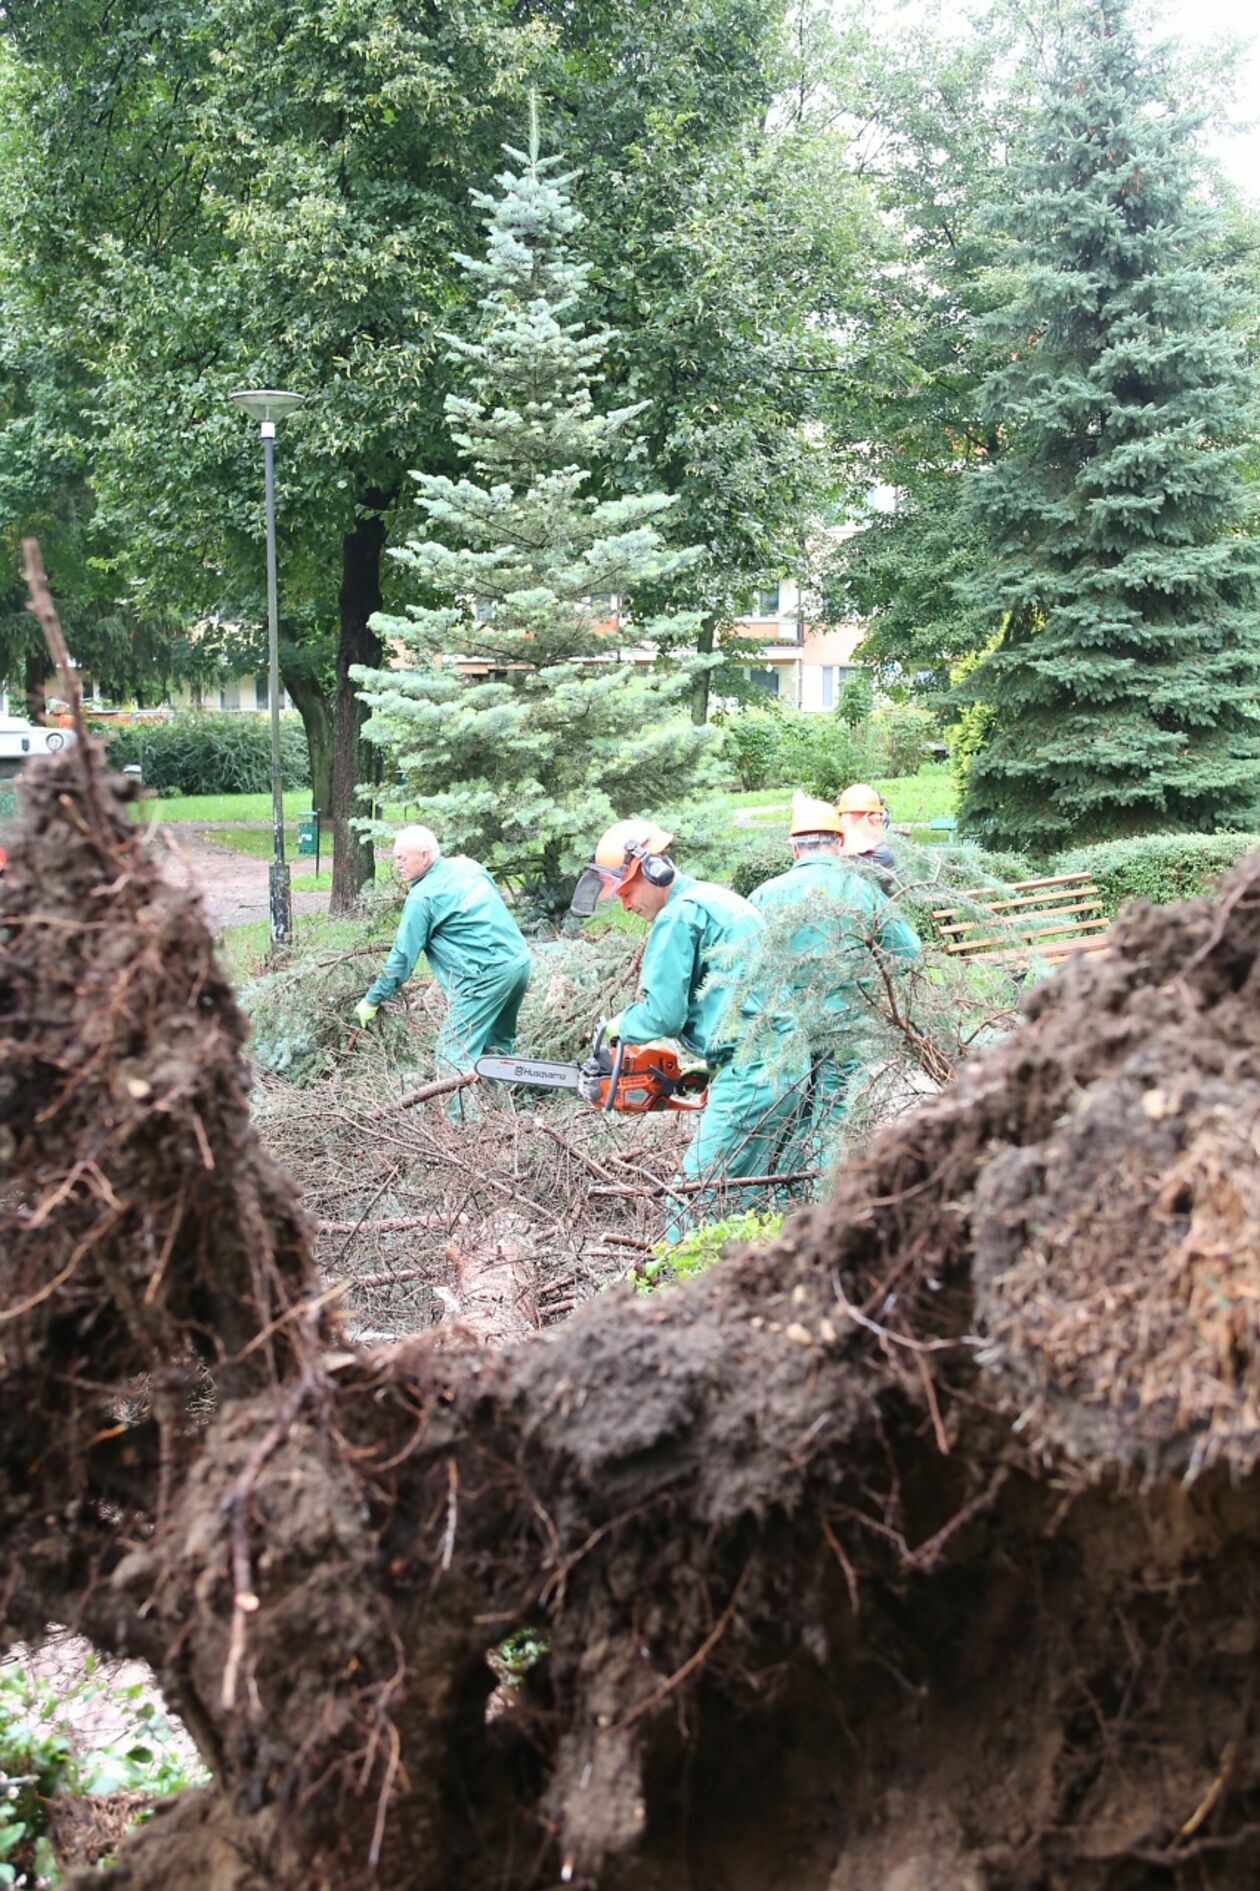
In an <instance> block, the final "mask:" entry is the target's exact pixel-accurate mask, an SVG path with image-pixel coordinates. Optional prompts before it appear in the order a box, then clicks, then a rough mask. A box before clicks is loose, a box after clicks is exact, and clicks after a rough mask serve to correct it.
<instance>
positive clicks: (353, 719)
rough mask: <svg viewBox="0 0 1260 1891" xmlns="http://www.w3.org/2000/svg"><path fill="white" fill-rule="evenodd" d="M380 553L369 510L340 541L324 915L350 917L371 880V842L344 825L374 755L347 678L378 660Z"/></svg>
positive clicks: (377, 527) (381, 536)
mask: <svg viewBox="0 0 1260 1891" xmlns="http://www.w3.org/2000/svg"><path fill="white" fill-rule="evenodd" d="M384 549H385V520H384V518H383V517H382V516H381V514H380V512H375V511H374V512H369V513H367V514H366V515H365V516H364V517H363V518H361V519H360V520H359V522H358V524H357V525H356V526H355V528H354V530H353V532H347V534H346V536H345V537H344V538H343V539H342V541H341V593H340V609H341V634H340V637H339V639H338V643H337V690H336V696H335V698H334V703H333V754H332V821H333V883H332V898H331V900H330V901H329V911H330V912H332V913H352V912H353V911H354V910H355V907H356V905H357V903H358V899H359V895H360V893H361V892H362V891H363V889H364V887H365V886H370V885H371V882H372V879H373V877H374V871H375V869H374V865H373V857H372V843H371V842H370V841H369V840H365V839H364V838H363V837H362V836H361V835H360V834H359V833H358V832H357V831H356V830H355V829H354V828H352V827H351V826H350V822H351V820H352V818H353V817H354V816H355V815H359V814H363V813H365V812H366V810H365V809H364V808H362V807H361V806H360V804H359V802H358V800H357V798H356V795H355V790H356V788H358V787H359V785H360V784H361V783H363V782H368V781H371V780H373V779H374V776H375V772H376V760H377V757H376V751H375V750H374V749H373V748H372V746H371V744H370V743H367V742H365V741H364V740H363V734H362V731H363V725H364V723H365V722H366V721H367V717H368V711H367V709H366V708H365V706H364V705H363V703H361V702H360V701H359V698H358V694H357V690H358V685H357V683H356V682H355V681H354V678H353V677H352V676H351V675H350V668H351V665H352V664H355V663H366V664H368V665H369V666H370V667H373V668H375V667H376V666H377V665H379V663H380V661H381V640H380V638H379V637H378V636H377V635H376V632H375V631H374V630H372V629H371V628H370V627H369V620H370V618H371V616H372V614H373V612H374V611H379V610H380V608H381V553H382V552H383V551H384Z"/></svg>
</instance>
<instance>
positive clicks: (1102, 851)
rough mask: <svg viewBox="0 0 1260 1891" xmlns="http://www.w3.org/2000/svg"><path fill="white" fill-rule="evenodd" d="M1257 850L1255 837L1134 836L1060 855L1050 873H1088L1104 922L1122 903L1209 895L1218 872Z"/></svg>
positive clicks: (1258, 836) (1159, 903)
mask: <svg viewBox="0 0 1260 1891" xmlns="http://www.w3.org/2000/svg"><path fill="white" fill-rule="evenodd" d="M1256 847H1260V834H1139V835H1136V836H1135V837H1134V838H1133V839H1132V840H1109V841H1101V842H1099V843H1098V844H1097V845H1096V846H1093V847H1076V848H1073V849H1072V850H1071V851H1070V852H1068V853H1064V854H1059V855H1057V856H1056V858H1055V860H1054V864H1053V867H1052V869H1051V871H1052V872H1054V873H1088V874H1089V875H1090V876H1091V878H1092V879H1093V881H1094V884H1095V885H1096V886H1097V888H1098V891H1099V894H1100V896H1101V898H1102V904H1103V909H1104V911H1105V912H1106V914H1107V917H1108V918H1109V919H1113V918H1114V917H1115V915H1116V913H1117V912H1118V911H1119V910H1120V908H1121V907H1122V906H1123V905H1124V903H1125V901H1126V900H1135V899H1143V900H1150V901H1151V902H1152V904H1153V905H1156V906H1166V905H1168V904H1169V903H1170V902H1171V901H1173V900H1188V899H1193V898H1194V897H1195V895H1196V894H1198V893H1212V892H1214V891H1215V889H1216V883H1217V881H1218V880H1219V878H1220V876H1221V874H1222V873H1226V872H1228V870H1229V868H1230V867H1232V866H1235V865H1236V864H1237V863H1238V861H1240V860H1241V859H1242V858H1243V856H1244V855H1245V854H1249V853H1251V851H1252V850H1253V848H1256Z"/></svg>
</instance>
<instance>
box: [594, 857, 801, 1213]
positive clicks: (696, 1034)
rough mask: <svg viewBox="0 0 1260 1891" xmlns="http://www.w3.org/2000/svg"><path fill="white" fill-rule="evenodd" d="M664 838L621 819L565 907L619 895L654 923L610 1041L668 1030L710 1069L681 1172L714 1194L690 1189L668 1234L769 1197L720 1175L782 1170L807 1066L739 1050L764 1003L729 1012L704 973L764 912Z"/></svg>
mask: <svg viewBox="0 0 1260 1891" xmlns="http://www.w3.org/2000/svg"><path fill="white" fill-rule="evenodd" d="M672 840H673V835H672V834H667V833H666V832H665V830H664V829H663V828H660V827H657V826H656V825H655V823H653V822H651V821H618V822H617V823H616V824H615V825H614V826H613V827H610V828H609V829H608V831H607V832H606V833H605V834H604V835H603V837H602V838H601V840H600V842H599V845H598V847H597V848H596V849H595V859H594V862H593V863H592V865H591V866H589V867H587V868H586V869H585V870H584V872H583V874H582V877H581V879H580V880H579V882H578V885H577V889H576V890H575V892H574V895H573V906H572V910H573V912H574V913H576V914H577V915H579V916H580V917H587V916H589V914H591V913H592V912H594V910H595V906H596V904H597V903H598V902H599V901H600V900H604V899H609V898H611V896H612V895H613V894H614V893H615V894H616V896H617V898H618V899H619V900H620V901H621V903H622V905H623V906H624V907H625V908H626V909H627V911H629V912H632V913H639V914H641V915H642V916H643V918H645V919H647V920H650V921H651V926H652V930H651V932H650V933H649V934H648V938H647V944H646V946H645V948H644V952H643V966H642V971H641V973H640V984H641V986H642V990H643V996H642V997H641V998H640V999H638V1000H637V1001H636V1002H635V1003H634V1004H632V1005H627V1006H626V1009H625V1010H624V1011H623V1012H621V1013H620V1015H619V1016H618V1017H615V1018H612V1019H610V1020H609V1022H608V1026H607V1033H608V1036H609V1038H610V1039H613V1040H615V1039H618V1038H620V1039H624V1040H625V1042H626V1043H627V1044H648V1043H651V1042H652V1041H653V1040H654V1039H656V1038H675V1039H677V1040H678V1042H679V1043H680V1044H681V1045H682V1046H683V1048H684V1050H687V1051H690V1052H692V1054H693V1055H695V1056H697V1057H702V1058H703V1059H704V1060H705V1062H706V1063H707V1064H708V1066H709V1070H710V1077H709V1087H708V1095H707V1101H706V1103H705V1107H704V1109H703V1110H702V1111H701V1113H700V1119H699V1122H698V1124H697V1126H696V1133H695V1135H694V1136H693V1137H692V1140H691V1143H690V1145H689V1146H688V1149H687V1153H686V1155H685V1156H684V1158H683V1175H684V1176H685V1177H686V1178H687V1179H688V1180H691V1181H711V1182H712V1183H713V1193H710V1192H709V1191H708V1190H699V1191H695V1192H693V1193H691V1194H690V1195H689V1197H688V1198H687V1206H686V1208H685V1209H684V1208H682V1207H681V1206H680V1207H679V1208H678V1209H677V1210H676V1211H675V1214H674V1215H673V1217H672V1219H671V1223H670V1226H669V1228H668V1229H667V1230H666V1233H667V1236H668V1238H669V1239H670V1240H671V1241H676V1240H678V1239H679V1237H680V1236H681V1235H682V1234H683V1232H684V1231H685V1229H686V1228H687V1227H688V1226H690V1225H691V1224H692V1223H693V1222H699V1221H711V1220H713V1219H714V1217H715V1215H717V1214H719V1213H729V1212H731V1211H732V1209H733V1208H736V1207H738V1208H752V1207H764V1206H766V1205H768V1203H769V1202H770V1201H771V1200H772V1199H773V1198H772V1196H771V1195H770V1194H769V1192H768V1191H767V1190H766V1189H764V1188H758V1189H755V1190H754V1189H747V1190H744V1191H737V1193H736V1200H735V1201H734V1202H732V1201H731V1199H730V1196H729V1194H728V1193H727V1191H726V1190H725V1189H724V1188H723V1184H724V1182H725V1181H726V1180H728V1179H729V1178H735V1179H738V1178H739V1177H740V1176H745V1175H766V1174H773V1173H775V1172H776V1171H777V1170H778V1169H779V1167H780V1166H781V1161H780V1158H781V1154H782V1150H783V1147H784V1145H785V1143H786V1142H787V1141H788V1140H789V1138H790V1133H791V1126H792V1121H793V1115H794V1110H795V1105H796V1094H795V1089H796V1086H797V1085H798V1084H800V1083H801V1082H803V1081H804V1078H805V1074H806V1073H805V1069H804V1065H803V1063H802V1064H801V1066H800V1068H799V1069H798V1068H795V1067H794V1066H793V1064H792V1061H791V1057H790V1054H789V1055H785V1056H784V1058H783V1059H782V1060H781V1067H778V1065H779V1063H780V1060H776V1067H775V1068H771V1066H770V1065H769V1064H768V1063H767V1062H765V1061H764V1060H762V1059H760V1058H758V1059H756V1060H753V1059H750V1060H749V1061H747V1062H742V1061H740V1059H739V1058H738V1056H737V1048H738V1046H737V1039H738V1037H739V1036H740V1034H741V1032H742V1030H743V1028H744V1027H745V1026H747V1025H748V1024H750V1023H751V1021H752V1019H754V1018H755V1017H756V1016H757V1014H758V1011H759V1010H760V1004H759V1001H758V1000H757V999H756V998H755V997H750V998H746V999H745V1000H744V1001H743V1003H742V1004H741V1005H740V1006H739V1008H738V1010H734V1009H733V1007H732V1006H731V1004H730V1003H729V998H730V994H729V991H728V990H727V989H726V986H725V984H724V983H723V982H722V979H721V977H720V976H719V978H718V979H717V981H716V982H715V981H714V980H713V978H712V976H711V975H712V974H713V973H714V972H717V973H719V975H720V974H721V972H722V971H724V970H729V969H732V967H731V965H730V964H728V961H733V960H734V958H735V957H736V956H738V957H740V958H742V959H746V958H747V957H748V956H749V955H750V954H751V953H752V952H753V951H754V950H755V947H756V943H757V938H758V936H759V935H760V932H761V921H760V919H759V918H758V917H757V914H756V913H755V912H754V911H753V909H752V907H751V906H750V905H749V904H748V901H747V900H745V899H741V898H740V896H739V894H738V893H732V892H731V890H730V888H729V887H725V886H717V885H715V884H714V883H713V882H711V881H708V880H693V879H692V878H691V876H690V875H689V874H686V873H681V872H680V871H679V870H678V868H677V867H676V866H675V865H674V863H673V861H672V860H671V859H670V857H669V852H668V849H669V847H670V845H671V843H672Z"/></svg>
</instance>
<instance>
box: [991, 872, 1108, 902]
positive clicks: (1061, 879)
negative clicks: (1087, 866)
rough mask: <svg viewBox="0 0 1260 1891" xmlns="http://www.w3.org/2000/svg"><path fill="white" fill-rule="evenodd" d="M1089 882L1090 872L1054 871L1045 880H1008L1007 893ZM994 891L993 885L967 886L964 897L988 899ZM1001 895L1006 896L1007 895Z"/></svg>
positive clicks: (1090, 881) (1029, 891) (1081, 884)
mask: <svg viewBox="0 0 1260 1891" xmlns="http://www.w3.org/2000/svg"><path fill="white" fill-rule="evenodd" d="M1087 882H1088V883H1089V885H1091V886H1092V885H1093V881H1092V880H1090V877H1089V875H1088V873H1052V874H1051V875H1050V876H1049V878H1048V879H1045V880H1010V881H1008V882H1007V886H1006V890H1007V893H1031V892H1033V891H1035V890H1036V888H1038V887H1042V886H1073V885H1076V886H1083V885H1085V884H1086V883H1087ZM993 891H994V889H993V887H991V886H967V887H964V888H963V897H964V898H965V899H969V900H970V899H977V900H982V899H987V898H988V897H989V896H990V895H991V894H992V893H993ZM1001 897H1003V898H1004V897H1005V895H1002V896H1001Z"/></svg>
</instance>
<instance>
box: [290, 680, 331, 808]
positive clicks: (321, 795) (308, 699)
mask: <svg viewBox="0 0 1260 1891" xmlns="http://www.w3.org/2000/svg"><path fill="white" fill-rule="evenodd" d="M281 669H282V673H283V677H284V687H285V688H286V689H287V690H288V692H289V695H290V697H291V698H292V701H293V703H294V706H295V707H296V709H297V712H298V714H299V716H301V718H302V727H303V728H304V729H305V731H306V746H307V748H308V749H309V751H310V757H311V806H312V807H313V808H318V809H319V811H320V813H321V814H323V816H324V817H325V819H328V818H329V817H330V816H331V814H332V804H333V803H332V780H333V705H332V702H331V700H330V698H329V695H328V692H327V691H326V690H325V689H324V688H323V687H322V686H321V684H320V683H319V680H318V678H317V677H316V676H315V675H314V674H313V671H312V669H311V667H310V666H309V665H308V664H306V663H302V662H300V661H295V662H294V663H293V664H292V666H288V665H285V664H282V665H281Z"/></svg>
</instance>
